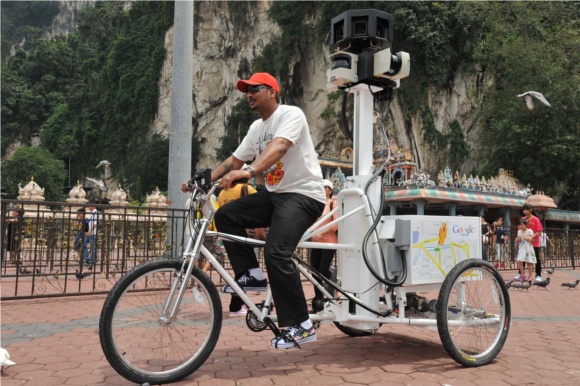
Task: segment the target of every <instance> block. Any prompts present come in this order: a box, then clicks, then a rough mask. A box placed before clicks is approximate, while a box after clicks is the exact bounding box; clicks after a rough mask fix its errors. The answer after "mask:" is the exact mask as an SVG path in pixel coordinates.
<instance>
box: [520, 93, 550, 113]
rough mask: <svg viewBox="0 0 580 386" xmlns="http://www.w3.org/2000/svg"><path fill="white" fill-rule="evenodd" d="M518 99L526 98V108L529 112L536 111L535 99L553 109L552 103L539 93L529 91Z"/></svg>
mask: <svg viewBox="0 0 580 386" xmlns="http://www.w3.org/2000/svg"><path fill="white" fill-rule="evenodd" d="M517 97H518V98H521V97H524V100H525V101H526V106H527V107H528V110H533V109H534V107H535V105H534V98H536V99H537V100H539V101H540V102H542V103H543V104H545V105H546V106H548V107H552V105H551V104H550V102H548V100H547V99H546V98H545V97H544V96H543V95H542V94H541V93H539V92H537V91H527V92H525V93H523V94H519V95H517Z"/></svg>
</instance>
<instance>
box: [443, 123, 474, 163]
mask: <svg viewBox="0 0 580 386" xmlns="http://www.w3.org/2000/svg"><path fill="white" fill-rule="evenodd" d="M446 139H447V143H448V144H449V148H448V154H449V156H448V158H449V167H450V168H451V170H459V169H461V166H462V165H463V163H464V162H465V161H466V160H467V158H468V157H469V146H468V145H467V143H466V142H465V135H464V134H463V130H462V129H461V126H460V125H459V122H457V120H453V122H451V123H450V124H449V132H448V133H447V135H446Z"/></svg>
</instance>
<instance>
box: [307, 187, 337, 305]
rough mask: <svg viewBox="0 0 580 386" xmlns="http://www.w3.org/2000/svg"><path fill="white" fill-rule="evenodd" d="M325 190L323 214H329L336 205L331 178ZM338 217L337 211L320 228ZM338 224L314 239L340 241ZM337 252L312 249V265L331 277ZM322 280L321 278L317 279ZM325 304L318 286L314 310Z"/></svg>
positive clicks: (323, 274)
mask: <svg viewBox="0 0 580 386" xmlns="http://www.w3.org/2000/svg"><path fill="white" fill-rule="evenodd" d="M323 185H324V191H325V193H326V205H325V207H324V210H323V211H322V216H321V217H323V216H325V215H327V214H328V213H330V212H331V211H332V210H333V209H334V208H335V207H336V201H335V200H333V199H332V193H333V189H334V186H333V185H332V182H330V181H329V180H324V181H323ZM337 218H338V212H335V213H334V214H333V215H332V216H331V217H329V218H327V219H326V221H324V222H323V223H322V224H320V226H319V228H321V227H323V226H325V225H326V224H328V223H330V222H331V221H333V220H336V219H337ZM337 232H338V224H334V225H333V226H331V227H330V228H328V229H326V230H325V231H323V232H321V233H319V234H317V235H315V236H313V237H312V241H315V242H317V243H329V244H336V243H337V242H338V233H337ZM335 253H336V250H335V249H312V250H311V251H310V265H311V266H312V268H314V269H315V270H317V271H318V272H320V273H321V274H322V276H324V277H325V278H327V279H330V276H331V272H330V265H331V264H332V260H334V255H335ZM317 280H318V281H321V279H317ZM323 304H324V296H323V295H322V291H320V290H319V289H318V288H316V287H314V299H312V310H313V311H314V312H318V311H322V309H323Z"/></svg>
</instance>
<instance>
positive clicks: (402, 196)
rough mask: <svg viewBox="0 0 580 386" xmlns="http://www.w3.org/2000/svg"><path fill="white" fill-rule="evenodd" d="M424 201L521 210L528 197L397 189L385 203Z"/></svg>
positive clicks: (390, 191) (450, 190)
mask: <svg viewBox="0 0 580 386" xmlns="http://www.w3.org/2000/svg"><path fill="white" fill-rule="evenodd" d="M417 199H424V200H427V201H428V202H430V203H442V202H458V203H469V204H484V205H486V206H488V207H506V206H508V207H515V208H521V207H522V205H524V203H525V202H526V197H521V196H513V195H507V194H498V193H489V192H481V191H473V190H460V189H453V188H433V189H423V188H413V187H397V188H388V189H387V190H386V191H385V201H413V200H417Z"/></svg>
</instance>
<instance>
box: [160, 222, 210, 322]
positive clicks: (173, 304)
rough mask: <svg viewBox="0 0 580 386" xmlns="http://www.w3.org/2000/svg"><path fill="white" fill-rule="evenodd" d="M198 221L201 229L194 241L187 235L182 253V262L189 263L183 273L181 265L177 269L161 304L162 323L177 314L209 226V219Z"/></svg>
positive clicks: (172, 318)
mask: <svg viewBox="0 0 580 386" xmlns="http://www.w3.org/2000/svg"><path fill="white" fill-rule="evenodd" d="M200 222H201V229H200V231H199V233H198V234H197V237H196V238H195V241H194V238H193V237H189V241H188V242H187V247H186V248H185V251H184V253H183V256H184V259H183V264H187V263H188V262H189V265H188V266H187V269H186V271H185V273H184V272H183V266H182V269H181V270H180V271H179V273H178V274H177V276H176V277H175V280H174V281H173V283H172V284H171V290H170V291H169V296H168V297H167V300H166V301H165V305H164V306H163V312H162V314H161V316H160V317H159V321H160V322H161V323H164V324H169V323H171V321H172V320H174V319H175V315H176V314H177V311H178V310H179V306H180V305H181V300H182V299H183V295H184V293H185V290H186V287H187V281H188V279H189V278H190V277H191V273H192V272H193V268H194V266H195V264H194V262H195V258H196V257H197V256H199V252H200V250H201V246H202V244H203V240H204V237H205V233H206V231H207V229H208V228H209V220H207V219H201V220H200ZM194 242H195V244H194ZM192 244H193V248H192ZM188 257H189V258H188ZM180 284H182V285H181V286H180V287H179V285H180ZM178 287H179V288H178ZM176 291H178V292H177V296H174V294H175V292H176ZM174 298H175V299H174ZM169 310H171V311H170V312H169Z"/></svg>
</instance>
